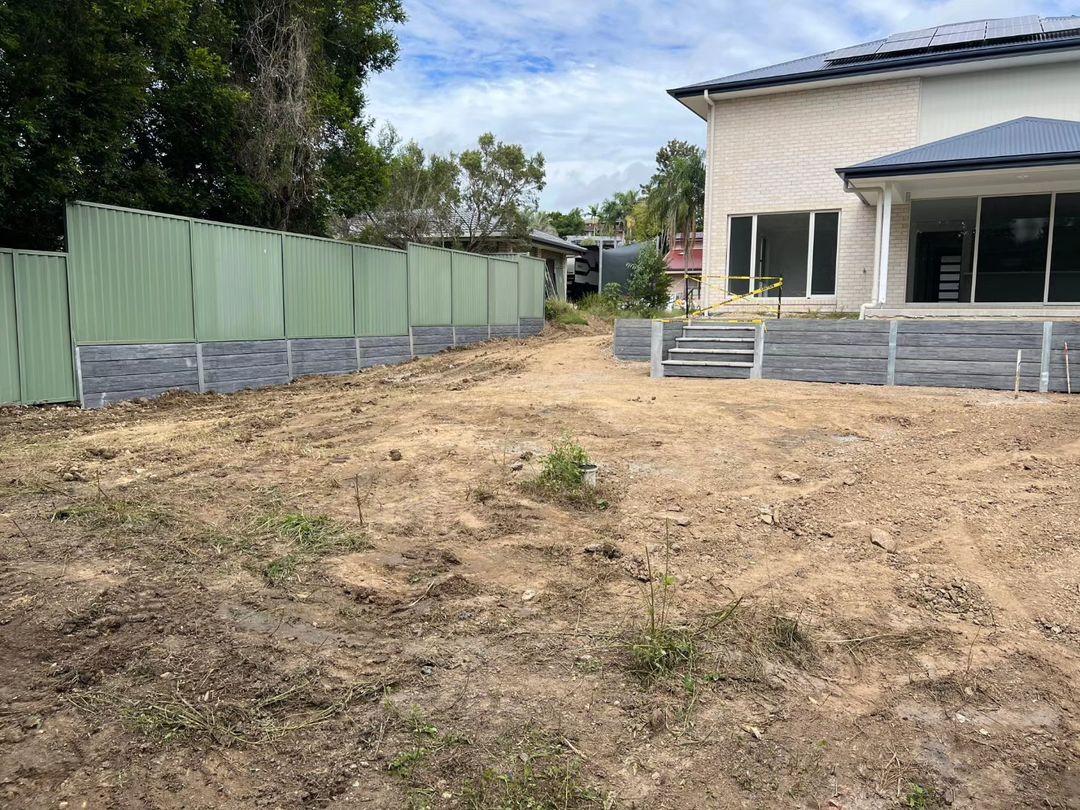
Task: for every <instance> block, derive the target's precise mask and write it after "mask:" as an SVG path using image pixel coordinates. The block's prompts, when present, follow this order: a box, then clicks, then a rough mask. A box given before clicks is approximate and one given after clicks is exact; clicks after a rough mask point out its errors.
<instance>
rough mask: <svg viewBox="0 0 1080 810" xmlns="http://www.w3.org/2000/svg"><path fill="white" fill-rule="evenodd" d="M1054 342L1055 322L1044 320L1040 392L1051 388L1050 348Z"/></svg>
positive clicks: (1042, 392)
mask: <svg viewBox="0 0 1080 810" xmlns="http://www.w3.org/2000/svg"><path fill="white" fill-rule="evenodd" d="M1053 343H1054V322H1053V321H1043V341H1042V355H1041V357H1040V358H1039V359H1040V361H1041V362H1040V365H1039V393H1040V394H1045V393H1046V392H1047V391H1049V390H1050V349H1051V348H1052V347H1053Z"/></svg>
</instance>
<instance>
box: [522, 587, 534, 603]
mask: <svg viewBox="0 0 1080 810" xmlns="http://www.w3.org/2000/svg"><path fill="white" fill-rule="evenodd" d="M535 598H536V591H533V590H528V591H525V593H523V594H522V595H521V601H522V602H531V601H532V600H533V599H535Z"/></svg>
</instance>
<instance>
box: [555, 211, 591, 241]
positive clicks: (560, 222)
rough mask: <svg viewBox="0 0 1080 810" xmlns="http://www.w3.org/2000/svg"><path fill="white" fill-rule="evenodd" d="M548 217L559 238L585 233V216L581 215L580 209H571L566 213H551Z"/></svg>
mask: <svg viewBox="0 0 1080 810" xmlns="http://www.w3.org/2000/svg"><path fill="white" fill-rule="evenodd" d="M549 216H550V217H551V224H552V225H553V226H555V231H556V233H558V234H559V236H562V237H564V238H565V237H567V236H580V235H581V234H583V233H585V216H584V214H582V213H581V209H580V208H574V209H571V210H570V211H569V212H568V213H565V214H563V213H560V212H559V211H552V212H551V213H550V214H549Z"/></svg>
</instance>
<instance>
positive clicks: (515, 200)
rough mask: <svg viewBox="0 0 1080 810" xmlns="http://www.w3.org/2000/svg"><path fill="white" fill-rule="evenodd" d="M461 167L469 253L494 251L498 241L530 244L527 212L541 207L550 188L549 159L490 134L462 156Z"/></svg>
mask: <svg viewBox="0 0 1080 810" xmlns="http://www.w3.org/2000/svg"><path fill="white" fill-rule="evenodd" d="M458 162H459V163H460V164H461V172H462V178H461V179H462V184H461V219H462V233H461V238H460V240H459V241H460V244H461V246H462V247H463V248H464V249H465V250H469V251H479V250H481V249H490V246H491V245H492V244H493V240H492V237H493V236H496V235H498V236H499V237H500V238H501V239H502V240H504V241H507V242H510V243H514V242H518V243H522V244H524V243H525V242H526V241H527V235H528V234H527V231H528V228H527V221H526V218H525V213H524V212H525V210H527V209H529V208H535V207H536V203H537V195H538V194H539V193H540V192H541V191H543V190H544V184H545V174H544V156H543V155H542V154H539V153H537V154H535V155H533V156H531V157H529V156H527V155H526V154H525V150H524V148H522V147H521V145H520V144H516V143H503V142H501V141H496V140H495V136H494V135H492V134H491V133H490V132H485V133H484V134H483V135H481V136H480V139H479V141H478V144H477V148H476V149H467V150H465V151H464V152H462V153H461V155H460V157H459V158H458Z"/></svg>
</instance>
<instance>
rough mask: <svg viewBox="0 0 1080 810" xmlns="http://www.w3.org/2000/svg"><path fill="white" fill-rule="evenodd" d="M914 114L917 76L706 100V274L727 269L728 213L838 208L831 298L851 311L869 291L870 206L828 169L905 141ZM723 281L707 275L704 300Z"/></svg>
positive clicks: (900, 242)
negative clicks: (709, 110)
mask: <svg viewBox="0 0 1080 810" xmlns="http://www.w3.org/2000/svg"><path fill="white" fill-rule="evenodd" d="M918 123H919V80H918V79H898V80H892V81H881V82H868V83H865V84H857V85H849V86H843V87H831V88H823V89H813V90H800V91H795V92H786V93H776V94H770V95H761V96H750V97H745V98H736V99H730V100H718V101H716V105H715V107H714V109H713V110H712V113H711V115H710V126H709V134H708V151H709V177H708V186H707V195H706V197H707V199H706V208H707V212H708V216H707V219H708V221H707V222H706V234H707V235H706V243H707V244H706V256H707V258H706V276H722V275H724V274H726V273H727V248H728V236H727V229H728V217H729V216H731V215H738V214H767V213H780V212H786V211H811V210H839V211H840V252H839V257H838V260H837V274H836V301H835V303H836V307H837V308H838V309H842V310H848V311H853V310H857V309H858V308H859V306H860V305H861V304H863V303H865V302H866V301H868V300H869V299H870V296H871V287H872V285H873V275H874V231H875V223H876V210H875V208H874V207H873V206H869V205H865V204H864V203H863V202H862V201H861V200H860V199H859V197H858V196H856V195H855V194H849V193H847V192H845V191H844V186H843V182H842V181H841V180H840V178H839V177H838V176H837V175H836V169H837V168H839V167H843V166H850V165H852V164H855V163H859V162H862V161H864V160H869V159H871V158H875V157H879V156H881V155H885V154H888V153H890V152H896V151H899V150H901V149H907V148H909V147H911V146H914V145H915V144H916V142H917V137H918ZM906 209H907V206H899V205H894V206H893V210H894V219H893V232H892V243H893V245H894V247H895V249H896V250H898V251H899V250H902V251H903V254H904V257H905V258H900V257H898V255H897V253H895V252H894V253H893V258H891V259H890V277H889V285H888V287H889V300H890V302H891V301H893V300H894V298H893V296H894V294H895V295H898V296H899V298H897V299H896V300H900V301H902V300H903V296H904V286H905V279H904V270H903V268H904V266H905V263H906V254H907V217H908V216H909V213H908V212H907V210H906ZM894 285H896V286H895V287H894ZM723 288H724V284H723V282H722V281H716V280H715V279H714V280H712V281H710V282H709V283H708V285H707V291H706V293H705V295H706V301H707V302H711V301H716V300H720V299H719V296H720V295H722V292H723ZM791 303H792V304H794V303H796V299H794V298H792V299H791ZM821 303H822V304H826V303H831V302H825V301H822V302H821Z"/></svg>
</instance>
